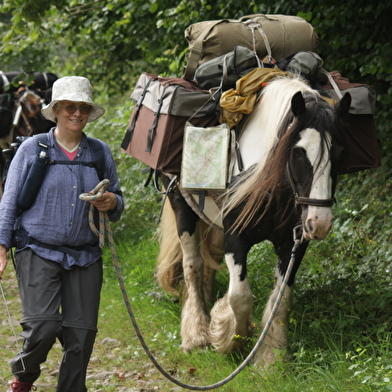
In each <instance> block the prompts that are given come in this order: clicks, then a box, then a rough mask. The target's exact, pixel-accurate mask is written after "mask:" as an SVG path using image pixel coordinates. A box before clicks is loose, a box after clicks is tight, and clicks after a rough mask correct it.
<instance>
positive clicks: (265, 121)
mask: <svg viewBox="0 0 392 392" xmlns="http://www.w3.org/2000/svg"><path fill="white" fill-rule="evenodd" d="M285 106H286V105H281V106H280V107H279V108H278V112H276V110H271V109H272V108H271V107H270V106H269V105H264V103H263V104H260V103H259V104H258V106H257V107H256V108H255V109H254V111H253V112H252V114H251V115H250V116H249V118H248V121H247V122H246V124H245V126H244V130H243V132H242V134H241V136H240V139H239V142H238V144H239V149H240V153H241V158H242V162H243V166H244V170H248V169H249V168H250V167H251V166H253V165H255V164H263V161H264V160H266V159H267V157H268V153H269V151H271V149H272V147H273V146H274V144H275V143H276V142H277V132H278V129H279V125H280V121H281V119H282V118H284V116H285V114H286V113H287V106H286V107H285ZM272 113H273V114H272ZM234 174H235V175H236V174H239V173H238V168H237V167H236V169H235V173H234Z"/></svg>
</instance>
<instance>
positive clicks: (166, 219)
mask: <svg viewBox="0 0 392 392" xmlns="http://www.w3.org/2000/svg"><path fill="white" fill-rule="evenodd" d="M198 230H199V238H200V247H199V250H200V254H201V256H202V258H203V260H204V283H205V287H206V294H207V296H208V297H210V296H211V294H212V293H211V288H209V287H212V286H213V279H214V275H215V274H214V273H215V271H216V270H218V269H222V268H223V267H222V266H221V265H220V263H221V261H222V258H223V254H224V251H223V232H222V231H220V230H218V229H215V228H211V227H209V225H207V224H206V223H205V222H204V221H202V220H200V221H199V224H198ZM157 234H158V238H159V255H158V260H157V279H158V283H159V284H160V286H161V287H162V288H163V289H164V290H165V291H167V292H168V293H171V294H173V295H176V296H179V295H180V292H179V291H180V285H181V282H182V280H183V273H182V258H183V254H182V249H181V243H180V239H179V238H178V234H177V224H176V216H175V213H174V211H173V209H172V207H171V205H170V203H169V202H168V201H167V202H166V203H165V205H164V207H163V212H162V217H161V221H160V225H159V228H158V233H157ZM181 294H182V295H185V293H184V292H182V293H181Z"/></svg>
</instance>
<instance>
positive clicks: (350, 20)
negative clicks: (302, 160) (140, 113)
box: [0, 0, 392, 165]
mask: <svg viewBox="0 0 392 392" xmlns="http://www.w3.org/2000/svg"><path fill="white" fill-rule="evenodd" d="M0 12H1V13H0V36H1V39H2V50H1V52H0V63H1V64H2V67H3V69H2V70H3V71H4V70H15V68H16V67H17V68H19V69H20V70H24V71H31V70H41V71H44V70H46V71H48V70H50V71H52V72H56V73H58V74H60V75H61V74H70V73H79V74H83V75H85V76H87V77H89V78H91V79H92V80H93V82H94V83H95V84H101V85H104V86H105V87H106V89H107V92H108V93H109V94H113V93H116V92H124V91H129V90H130V89H131V88H132V86H133V85H134V82H135V79H136V77H137V76H138V75H139V74H140V73H141V72H142V71H146V72H151V73H155V74H163V75H172V76H178V77H179V76H181V73H182V68H183V66H184V65H185V63H186V53H187V42H186V40H185V38H184V30H185V28H186V27H187V26H188V25H190V24H192V23H196V22H198V21H201V20H213V19H221V18H238V17H241V16H244V15H247V14H253V13H269V14H277V13H280V14H289V15H299V16H302V17H303V18H305V19H306V20H308V21H309V22H310V23H311V24H312V25H313V26H314V27H315V29H316V31H317V33H318V35H319V38H320V43H319V48H318V53H319V54H320V56H321V57H322V58H323V59H324V63H325V64H324V67H325V68H326V69H327V70H333V69H338V70H339V71H340V72H341V73H342V74H343V75H344V76H346V77H348V78H349V79H350V80H351V81H355V82H361V83H367V84H370V85H372V86H373V87H374V89H375V90H376V92H377V93H378V105H377V126H378V131H379V137H380V139H381V140H382V142H383V143H382V148H383V152H384V154H383V155H384V159H385V161H387V160H388V155H390V154H388V151H391V147H392V141H391V130H390V126H391V123H392V109H391V104H392V63H391V60H390V59H391V58H392V44H391V43H392V31H391V29H390V26H389V21H390V20H391V16H392V3H391V2H379V3H376V4H370V3H369V2H368V1H365V0H355V1H354V0H348V1H346V2H344V3H343V2H341V1H337V0H330V1H328V2H326V1H325V0H296V1H290V2H289V1H284V0H264V2H263V3H258V2H256V1H249V2H246V3H244V2H243V1H240V0H226V1H221V2H216V1H211V0H199V1H194V0H180V1H178V0H175V1H174V0H148V1H145V0H131V1H129V0H94V1H89V0H82V1H80V0H34V1H33V0H4V2H3V4H2V5H0ZM100 82H103V83H100ZM390 164H391V165H392V163H390Z"/></svg>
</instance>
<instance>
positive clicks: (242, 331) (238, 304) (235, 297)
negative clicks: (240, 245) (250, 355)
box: [209, 254, 253, 353]
mask: <svg viewBox="0 0 392 392" xmlns="http://www.w3.org/2000/svg"><path fill="white" fill-rule="evenodd" d="M225 259H226V265H227V267H228V269H229V271H230V283H229V289H228V291H227V293H226V294H225V296H224V297H223V298H221V299H219V300H218V301H217V302H216V303H215V305H214V307H213V308H212V310H211V323H210V328H209V334H210V340H211V343H212V344H213V345H214V347H216V348H217V349H218V350H219V351H220V352H223V353H228V352H231V351H235V350H239V349H241V348H242V347H244V346H245V345H246V343H247V339H246V338H247V337H249V336H251V335H252V328H251V316H252V307H253V297H252V292H251V289H250V286H249V281H248V278H247V277H245V279H243V280H241V279H240V275H241V272H242V267H241V266H240V265H238V264H235V260H234V255H233V254H226V255H225ZM234 337H236V339H235V340H233V338H234ZM244 338H245V339H244Z"/></svg>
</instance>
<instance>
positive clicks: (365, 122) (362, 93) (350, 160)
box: [323, 71, 381, 174]
mask: <svg viewBox="0 0 392 392" xmlns="http://www.w3.org/2000/svg"><path fill="white" fill-rule="evenodd" d="M326 74H327V73H326ZM323 89H324V90H325V92H326V93H327V95H328V96H329V97H330V98H332V99H335V100H339V99H340V98H341V97H342V96H343V95H344V93H346V92H349V93H350V94H351V99H352V101H351V106H350V110H349V112H348V115H347V118H346V121H345V122H346V128H345V137H346V142H347V146H348V151H347V152H346V153H345V154H344V156H343V158H342V161H341V162H340V164H339V169H338V172H339V174H347V173H353V172H358V171H362V170H367V169H373V168H376V167H378V166H380V164H381V159H380V152H379V146H378V140H377V132H376V127H375V125H374V119H373V115H374V113H375V103H376V93H375V91H374V90H373V89H372V88H371V87H370V86H368V85H365V84H359V83H350V81H349V80H348V79H347V78H344V77H342V76H341V74H340V73H339V72H338V71H333V72H329V82H328V83H327V84H326V85H324V86H323Z"/></svg>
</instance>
